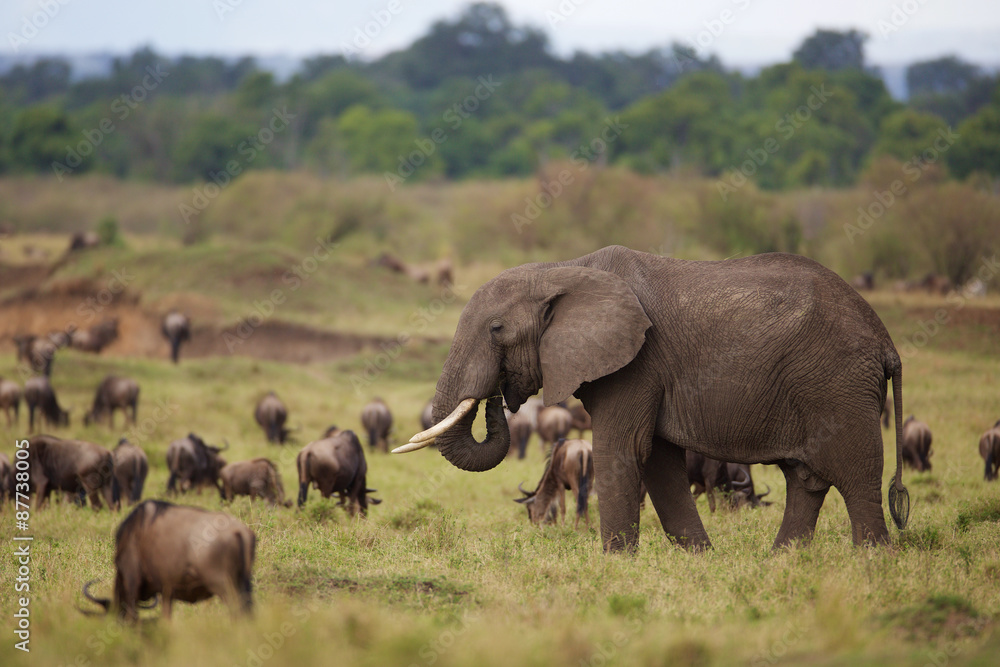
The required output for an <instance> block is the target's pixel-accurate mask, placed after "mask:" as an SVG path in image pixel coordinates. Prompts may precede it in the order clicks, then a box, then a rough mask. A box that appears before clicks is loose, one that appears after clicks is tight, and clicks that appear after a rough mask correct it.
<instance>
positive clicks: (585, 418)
mask: <svg viewBox="0 0 1000 667" xmlns="http://www.w3.org/2000/svg"><path fill="white" fill-rule="evenodd" d="M569 416H570V428H575V429H576V431H577V434H578V435H579V436H580V437H581V438H582V437H583V432H584V431H590V430H591V429H593V428H594V427H593V425H592V424H591V421H590V413H589V412H587V408H585V407H583V403H577V404H576V405H574V406H573V407H571V408H570V409H569Z"/></svg>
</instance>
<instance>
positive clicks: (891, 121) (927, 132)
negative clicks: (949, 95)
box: [871, 109, 946, 161]
mask: <svg viewBox="0 0 1000 667" xmlns="http://www.w3.org/2000/svg"><path fill="white" fill-rule="evenodd" d="M945 128H946V123H945V122H944V119H943V118H940V117H938V116H935V115H934V114H929V113H924V112H922V111H916V110H915V109H902V110H900V111H897V112H896V113H893V114H891V115H889V116H887V117H886V118H885V120H883V121H882V126H881V127H880V128H879V132H878V140H877V141H876V142H875V146H874V147H873V148H872V153H871V154H872V155H873V156H880V155H891V156H892V157H896V158H899V159H900V160H903V161H906V160H909V159H911V158H913V157H914V156H917V155H920V154H921V153H923V152H924V151H925V150H926V149H928V148H930V147H932V146H933V145H934V141H935V140H936V139H938V137H939V133H940V132H941V131H942V130H944V129H945Z"/></svg>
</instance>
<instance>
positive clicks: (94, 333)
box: [70, 317, 118, 353]
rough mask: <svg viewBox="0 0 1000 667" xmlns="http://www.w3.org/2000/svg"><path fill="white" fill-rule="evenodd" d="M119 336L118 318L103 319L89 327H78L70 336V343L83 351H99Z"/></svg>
mask: <svg viewBox="0 0 1000 667" xmlns="http://www.w3.org/2000/svg"><path fill="white" fill-rule="evenodd" d="M116 338H118V318H117V317H112V318H109V319H106V320H102V321H100V322H98V323H97V324H95V325H93V326H92V327H90V328H89V329H86V330H80V329H77V330H76V331H74V332H73V333H72V335H71V336H70V345H72V347H73V348H74V349H76V350H80V351H82V352H94V353H99V352H100V351H101V350H103V349H104V348H106V347H107V346H108V345H110V344H111V343H112V342H113V341H114V340H115V339H116Z"/></svg>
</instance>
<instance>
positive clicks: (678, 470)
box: [643, 438, 712, 549]
mask: <svg viewBox="0 0 1000 667" xmlns="http://www.w3.org/2000/svg"><path fill="white" fill-rule="evenodd" d="M684 456H685V455H684V450H683V449H681V448H680V447H678V446H677V445H675V444H673V443H671V442H667V441H666V440H663V439H662V438H655V439H654V440H653V449H652V451H651V452H650V454H649V458H648V459H646V465H645V467H644V468H643V478H644V480H645V482H646V488H647V490H648V491H649V498H650V499H651V500H652V501H653V507H654V508H655V509H656V514H657V516H659V517H660V524H661V525H662V526H663V530H664V532H666V534H667V537H669V538H670V539H672V540H673V541H675V542H676V543H677V544H680V545H681V546H684V547H687V548H689V549H707V548H709V547H711V546H712V543H711V541H710V540H709V539H708V533H706V532H705V526H704V525H702V523H701V517H700V516H698V509H697V507H696V506H695V503H694V496H693V495H691V483H690V482H689V481H688V476H687V465H686V463H685V460H684ZM710 484H711V482H709V481H707V480H706V482H705V486H706V487H709V486H710ZM708 493H711V490H709V491H708Z"/></svg>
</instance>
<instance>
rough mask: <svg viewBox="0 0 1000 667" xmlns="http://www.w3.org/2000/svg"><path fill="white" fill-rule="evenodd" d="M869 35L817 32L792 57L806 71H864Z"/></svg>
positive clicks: (854, 32)
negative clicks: (866, 43) (866, 44)
mask: <svg viewBox="0 0 1000 667" xmlns="http://www.w3.org/2000/svg"><path fill="white" fill-rule="evenodd" d="M866 41H868V35H866V34H865V33H863V32H859V31H857V30H848V31H846V32H840V31H837V30H817V31H816V32H815V33H813V34H812V35H810V36H809V37H807V38H806V40H805V41H804V42H802V45H801V46H799V48H798V49H796V50H795V53H793V54H792V57H793V58H794V59H795V61H796V62H798V63H800V64H801V65H802V66H803V67H805V68H806V69H825V70H829V71H837V70H842V69H864V66H865V42H866Z"/></svg>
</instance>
